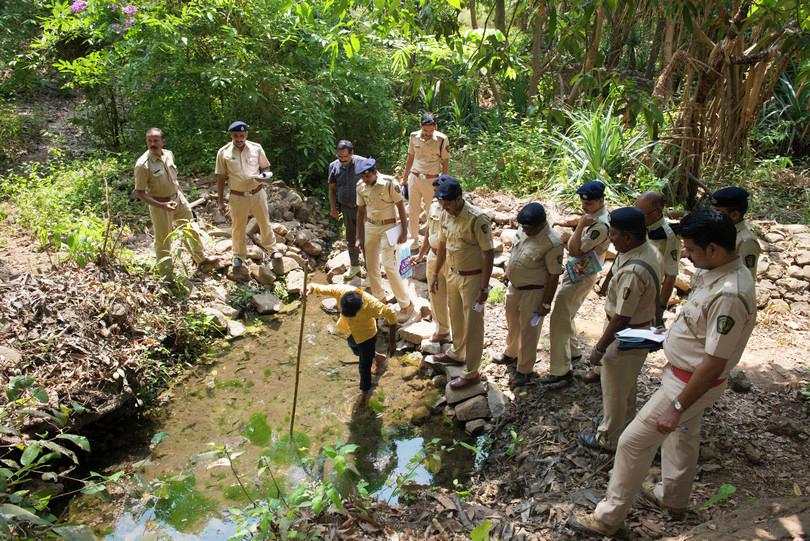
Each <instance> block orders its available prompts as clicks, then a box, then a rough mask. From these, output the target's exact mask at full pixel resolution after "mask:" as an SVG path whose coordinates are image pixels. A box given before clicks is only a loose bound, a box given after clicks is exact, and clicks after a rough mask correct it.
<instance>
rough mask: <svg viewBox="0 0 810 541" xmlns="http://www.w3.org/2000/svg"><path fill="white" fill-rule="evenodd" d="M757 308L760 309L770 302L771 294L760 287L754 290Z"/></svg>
mask: <svg viewBox="0 0 810 541" xmlns="http://www.w3.org/2000/svg"><path fill="white" fill-rule="evenodd" d="M756 296H757V308H759V309H762V308H765V307H766V306H768V303H769V302H770V300H771V292H770V291H768V290H767V289H763V288H761V287H758V288H756Z"/></svg>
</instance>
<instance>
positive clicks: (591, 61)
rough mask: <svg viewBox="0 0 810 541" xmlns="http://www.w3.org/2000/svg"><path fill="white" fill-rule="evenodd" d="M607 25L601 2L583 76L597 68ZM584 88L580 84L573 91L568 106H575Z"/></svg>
mask: <svg viewBox="0 0 810 541" xmlns="http://www.w3.org/2000/svg"><path fill="white" fill-rule="evenodd" d="M604 25H605V6H604V5H603V4H602V3H601V2H600V3H599V8H598V9H597V10H596V21H594V24H593V32H592V33H591V40H590V43H589V44H588V50H587V52H586V54H585V63H584V64H583V65H582V71H581V72H580V73H581V74H583V75H584V74H586V73H590V72H591V71H593V68H594V67H595V66H596V61H597V59H598V58H599V43H600V42H601V41H602V28H603V27H604ZM581 88H582V86H581V85H580V83H579V82H577V83H576V84H575V85H574V88H572V89H571V94H570V95H569V96H568V104H569V105H573V104H574V103H575V102H576V101H577V98H578V97H579V94H580V92H581Z"/></svg>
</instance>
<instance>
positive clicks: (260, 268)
mask: <svg viewBox="0 0 810 541" xmlns="http://www.w3.org/2000/svg"><path fill="white" fill-rule="evenodd" d="M250 275H251V276H252V277H253V279H254V280H256V281H257V282H259V283H260V284H262V285H263V286H271V285H273V284H275V283H276V275H275V273H274V272H273V268H272V267H271V266H270V265H257V266H256V267H254V268H252V269H251V272H250Z"/></svg>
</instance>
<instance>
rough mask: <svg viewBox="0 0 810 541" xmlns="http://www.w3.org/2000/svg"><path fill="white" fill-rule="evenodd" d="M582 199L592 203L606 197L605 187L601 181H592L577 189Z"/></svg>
mask: <svg viewBox="0 0 810 541" xmlns="http://www.w3.org/2000/svg"><path fill="white" fill-rule="evenodd" d="M577 195H579V198H580V199H584V200H586V201H590V200H592V199H602V198H603V197H605V185H604V183H603V182H601V181H599V180H590V181H588V182H586V183H585V184H583V185H582V186H580V187H579V188H578V189H577Z"/></svg>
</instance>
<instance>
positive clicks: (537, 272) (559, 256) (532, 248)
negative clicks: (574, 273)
mask: <svg viewBox="0 0 810 541" xmlns="http://www.w3.org/2000/svg"><path fill="white" fill-rule="evenodd" d="M562 260H563V241H562V239H560V236H559V235H558V234H557V232H556V231H554V229H552V228H551V226H549V225H546V226H545V227H544V228H543V229H542V230H540V232H539V233H538V234H536V235H534V236H532V237H530V236H528V235H526V234H525V233H524V232H523V230H522V229H521V230H520V231H518V233H517V235H515V241H514V243H513V244H512V253H511V254H510V256H509V263H508V264H507V266H506V269H507V273H508V274H509V282H511V283H512V284H513V285H514V286H515V287H524V286H530V285H538V286H541V285H545V284H546V281H547V280H548V276H549V274H562V271H563V266H562Z"/></svg>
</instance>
